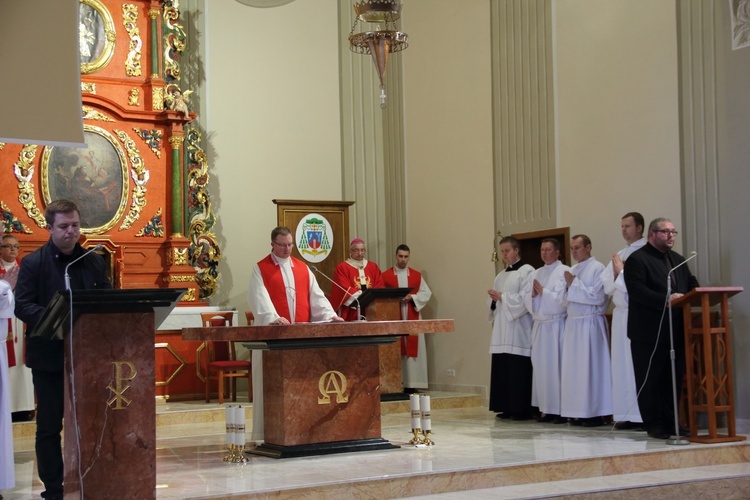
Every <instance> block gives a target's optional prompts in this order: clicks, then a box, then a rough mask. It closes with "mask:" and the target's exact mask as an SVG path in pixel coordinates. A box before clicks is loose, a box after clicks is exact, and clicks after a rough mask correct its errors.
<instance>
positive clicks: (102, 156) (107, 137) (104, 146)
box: [41, 125, 128, 234]
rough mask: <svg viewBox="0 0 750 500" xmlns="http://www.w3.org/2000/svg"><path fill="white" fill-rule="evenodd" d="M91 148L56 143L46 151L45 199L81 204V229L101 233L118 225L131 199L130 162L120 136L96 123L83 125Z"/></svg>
mask: <svg viewBox="0 0 750 500" xmlns="http://www.w3.org/2000/svg"><path fill="white" fill-rule="evenodd" d="M83 135H84V139H85V141H86V144H88V148H67V147H59V146H52V147H47V148H45V149H44V153H43V154H42V162H41V163H42V171H41V184H42V193H43V196H44V202H45V203H46V204H48V203H50V202H51V201H52V200H57V199H60V198H64V199H68V200H71V201H73V202H75V204H76V205H78V210H79V211H80V213H81V232H82V233H86V234H90V233H94V234H99V233H104V232H106V231H108V230H109V229H110V228H111V227H112V226H114V225H115V224H116V223H117V221H118V220H119V219H120V218H121V217H122V215H123V213H124V212H125V207H126V204H127V201H128V164H127V159H126V157H125V152H124V151H123V150H122V147H121V146H120V144H119V143H118V142H117V139H116V138H115V137H114V136H113V135H112V134H110V133H109V132H107V131H106V130H104V129H102V128H99V127H95V126H93V125H84V126H83Z"/></svg>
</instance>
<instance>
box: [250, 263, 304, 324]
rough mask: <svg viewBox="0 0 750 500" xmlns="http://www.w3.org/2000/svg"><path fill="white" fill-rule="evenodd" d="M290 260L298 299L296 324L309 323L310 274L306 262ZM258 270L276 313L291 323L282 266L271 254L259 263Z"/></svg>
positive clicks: (295, 316)
mask: <svg viewBox="0 0 750 500" xmlns="http://www.w3.org/2000/svg"><path fill="white" fill-rule="evenodd" d="M289 258H290V259H292V261H291V264H292V265H291V268H292V275H293V276H294V290H295V297H296V300H295V301H294V303H295V310H294V322H295V323H308V322H309V321H310V273H309V271H308V270H307V266H306V265H305V263H304V262H302V261H301V260H299V259H295V258H294V257H289ZM258 268H259V269H260V275H261V276H262V277H263V285H264V286H265V287H266V290H267V291H268V295H269V296H270V297H271V302H272V303H273V307H274V308H276V313H277V314H278V315H279V316H282V317H284V318H286V319H288V320H289V321H291V320H292V317H291V314H289V303H288V302H287V297H286V285H284V277H283V275H282V273H281V266H279V265H278V264H277V263H276V262H275V261H274V260H273V257H271V255H270V254H269V255H268V256H266V258H265V259H263V260H261V261H260V262H258Z"/></svg>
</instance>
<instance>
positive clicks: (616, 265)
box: [612, 253, 625, 279]
mask: <svg viewBox="0 0 750 500" xmlns="http://www.w3.org/2000/svg"><path fill="white" fill-rule="evenodd" d="M624 268H625V262H623V260H622V259H621V258H620V254H617V253H616V254H614V255H613V256H612V271H613V272H614V273H615V279H617V277H618V276H619V275H620V273H621V272H622V270H623V269H624Z"/></svg>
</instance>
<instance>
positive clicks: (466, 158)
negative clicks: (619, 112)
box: [403, 0, 494, 387]
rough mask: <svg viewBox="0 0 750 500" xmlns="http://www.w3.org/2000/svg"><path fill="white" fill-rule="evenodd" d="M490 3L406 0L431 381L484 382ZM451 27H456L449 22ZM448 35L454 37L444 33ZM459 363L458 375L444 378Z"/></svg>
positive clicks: (412, 200) (413, 241)
mask: <svg viewBox="0 0 750 500" xmlns="http://www.w3.org/2000/svg"><path fill="white" fill-rule="evenodd" d="M488 19H489V2H486V1H470V2H460V3H457V2H453V1H450V0H410V1H409V2H408V3H405V5H404V30H405V31H406V32H407V33H408V34H409V37H410V40H411V45H410V46H409V48H408V49H407V50H406V51H405V52H404V53H403V54H404V68H405V69H404V89H405V91H404V102H405V123H406V125H405V131H406V137H405V143H406V175H407V214H408V221H407V234H408V238H407V243H408V244H409V246H410V247H411V249H412V254H413V255H414V257H413V265H414V267H415V268H417V269H423V270H424V272H425V276H426V279H427V282H428V284H429V285H430V287H431V288H432V291H433V297H434V298H433V301H432V302H431V303H430V304H429V310H428V311H427V312H426V315H427V317H440V318H454V319H455V320H456V331H455V333H452V334H447V335H434V336H433V337H432V339H431V341H430V342H429V343H428V348H429V350H430V356H429V359H430V374H429V376H430V383H431V384H434V383H437V384H448V385H461V386H467V385H468V386H477V387H478V386H486V385H487V383H488V381H489V354H488V339H489V325H488V323H487V313H486V303H485V301H486V297H487V294H486V290H487V289H488V288H489V287H491V286H492V280H493V277H494V265H493V264H492V262H490V255H491V253H492V234H493V225H494V223H493V193H492V190H493V186H492V109H491V107H490V101H491V81H490V79H491V74H490V70H491V68H490V45H489V43H490V26H489V21H488ZM448 28H450V31H447V29H448ZM446 34H448V36H447V37H446ZM449 368H450V369H453V370H456V377H455V378H451V377H448V376H447V375H446V370H447V369H449Z"/></svg>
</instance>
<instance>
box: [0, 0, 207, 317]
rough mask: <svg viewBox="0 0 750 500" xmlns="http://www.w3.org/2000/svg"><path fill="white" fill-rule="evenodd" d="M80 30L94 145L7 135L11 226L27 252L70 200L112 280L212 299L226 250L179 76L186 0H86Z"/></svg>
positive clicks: (2, 170)
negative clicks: (182, 0) (52, 210)
mask: <svg viewBox="0 0 750 500" xmlns="http://www.w3.org/2000/svg"><path fill="white" fill-rule="evenodd" d="M79 32H80V40H79V45H80V64H81V95H82V101H83V107H82V109H81V113H82V116H83V118H84V135H85V139H86V143H87V145H88V148H70V147H59V146H55V147H51V146H48V147H42V146H36V145H33V144H0V178H2V182H0V208H1V209H2V211H1V212H2V223H3V231H4V232H6V233H13V234H14V236H16V237H17V238H18V239H19V240H20V241H21V244H22V256H23V255H25V254H27V253H29V252H31V251H33V250H35V249H36V248H38V247H39V246H40V245H42V244H44V243H45V242H46V241H47V240H48V238H49V233H48V232H47V231H46V230H45V221H44V208H45V206H46V205H47V204H48V203H49V202H50V201H51V200H53V199H56V198H68V199H72V200H73V201H75V202H76V203H77V204H78V206H79V208H80V209H81V219H82V231H81V232H82V233H83V238H82V240H83V241H82V244H83V245H84V246H85V247H91V246H94V245H96V244H99V243H100V244H102V246H103V248H104V252H103V253H104V256H105V258H106V259H107V261H108V262H109V271H110V273H111V277H112V282H113V285H114V286H115V288H188V293H187V294H186V295H185V297H184V298H183V302H194V303H198V302H203V301H206V300H207V299H208V298H209V297H210V296H211V295H212V294H213V293H214V292H215V290H216V281H217V277H218V271H217V268H218V263H219V260H220V256H221V253H220V249H219V247H218V245H217V243H216V238H215V236H214V235H213V234H212V233H211V228H212V226H213V224H214V215H213V214H212V212H211V205H210V200H209V197H208V194H207V192H206V185H207V182H208V173H207V163H206V156H205V154H204V152H203V150H202V149H201V146H200V142H201V137H200V133H199V131H198V130H197V129H196V128H191V126H190V122H191V121H192V120H193V118H195V114H194V113H190V112H189V109H188V105H189V95H190V91H189V90H188V89H182V88H181V87H180V55H181V53H182V52H183V50H184V49H185V47H186V43H187V40H186V35H185V31H184V29H183V27H182V26H181V24H180V12H179V5H178V0H162V1H158V0H151V1H149V0H141V1H129V2H122V1H113V0H81V1H80V10H79ZM19 43H23V41H20V40H19ZM29 64H33V61H29ZM15 77H19V78H21V77H22V75H16V76H15ZM49 84H50V85H54V84H55V79H54V75H50V81H49ZM30 105H31V104H30Z"/></svg>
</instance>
